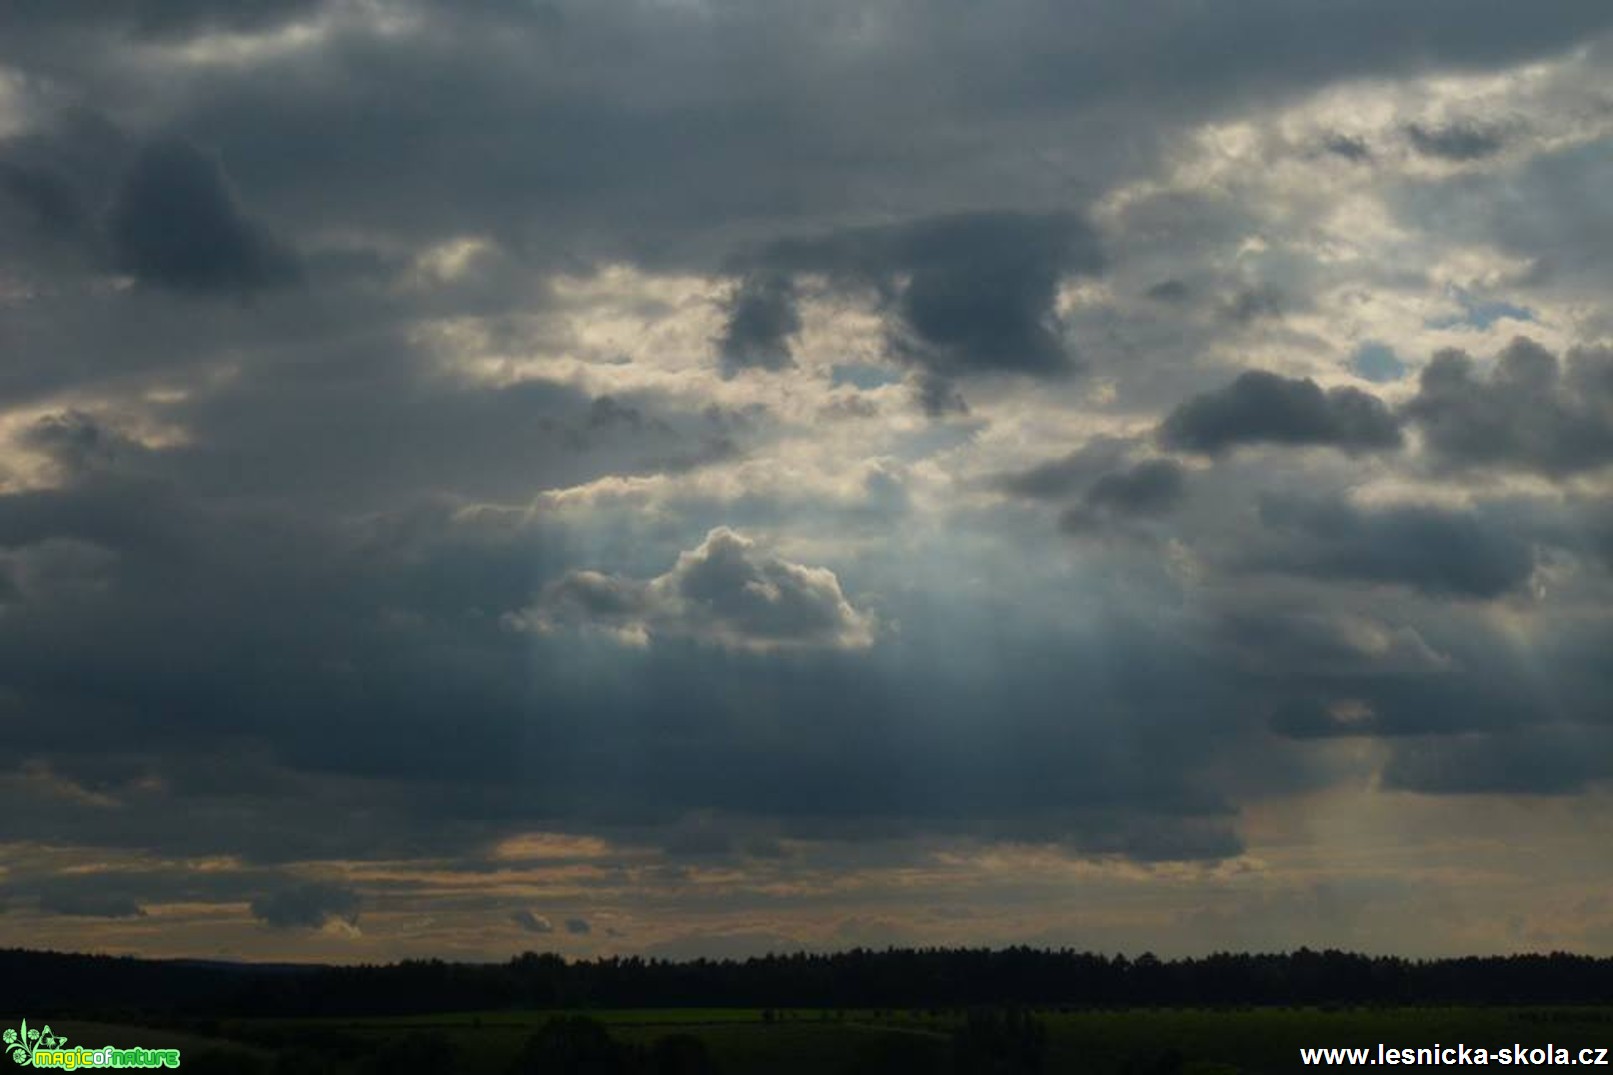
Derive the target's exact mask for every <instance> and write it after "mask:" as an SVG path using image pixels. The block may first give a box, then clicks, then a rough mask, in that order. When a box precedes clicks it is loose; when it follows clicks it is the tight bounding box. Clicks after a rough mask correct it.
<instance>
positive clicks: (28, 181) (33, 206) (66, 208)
mask: <svg viewBox="0 0 1613 1075" xmlns="http://www.w3.org/2000/svg"><path fill="white" fill-rule="evenodd" d="M0 196H3V197H4V198H9V199H10V200H11V201H12V202H13V203H14V204H16V205H17V206H19V207H20V208H22V209H23V210H24V211H25V212H26V213H27V215H28V217H29V218H30V219H31V220H32V222H33V223H34V224H35V225H37V226H38V227H40V228H41V229H42V230H44V231H45V232H47V233H48V234H51V235H54V236H71V235H74V234H76V233H78V232H79V231H81V230H82V229H83V228H84V227H85V225H86V223H87V221H88V217H89V211H88V209H87V208H86V206H85V205H84V201H83V195H82V194H81V193H80V191H79V190H78V189H77V188H76V187H75V186H74V185H73V183H72V181H71V180H70V179H69V178H68V177H67V176H66V175H64V174H62V173H61V172H60V171H58V170H56V169H54V168H51V167H49V166H47V165H37V164H27V163H21V162H16V161H8V160H3V159H0Z"/></svg>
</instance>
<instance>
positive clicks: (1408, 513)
mask: <svg viewBox="0 0 1613 1075" xmlns="http://www.w3.org/2000/svg"><path fill="white" fill-rule="evenodd" d="M1260 519H1261V522H1262V523H1263V524H1264V525H1265V527H1266V528H1267V529H1268V530H1269V531H1271V532H1273V533H1277V534H1282V535H1286V536H1288V537H1290V538H1291V539H1292V540H1291V541H1290V542H1289V543H1288V544H1287V545H1286V546H1285V547H1284V548H1282V549H1280V550H1277V551H1274V552H1273V553H1271V554H1270V557H1269V558H1268V559H1265V560H1264V561H1263V564H1264V566H1266V567H1268V568H1272V569H1276V570H1281V571H1288V572H1293V573H1296V574H1302V575H1311V576H1315V577H1317V578H1329V579H1348V580H1353V581H1359V582H1371V583H1389V584H1396V585H1402V586H1408V587H1411V588H1412V589H1414V590H1418V591H1420V592H1422V593H1425V594H1427V595H1429V596H1434V597H1462V598H1474V599H1480V600H1485V599H1491V598H1496V597H1501V596H1504V595H1505V594H1508V593H1511V592H1514V591H1517V590H1519V589H1521V588H1522V587H1523V586H1524V585H1525V584H1526V583H1527V582H1528V581H1529V577H1530V575H1531V574H1532V573H1533V572H1534V567H1535V557H1534V551H1533V548H1532V547H1531V545H1530V543H1529V542H1528V541H1527V540H1525V539H1524V538H1523V537H1521V536H1519V535H1517V534H1515V533H1513V532H1511V531H1509V530H1508V529H1506V528H1505V526H1504V525H1503V524H1501V523H1499V522H1497V521H1495V520H1491V519H1486V518H1483V517H1481V516H1479V515H1477V514H1475V513H1473V512H1463V511H1449V510H1445V509H1442V508H1434V507H1422V506H1395V507H1388V508H1378V509H1361V508H1356V507H1352V506H1351V505H1349V504H1346V503H1343V502H1338V501H1322V500H1310V499H1299V498H1292V497H1279V496H1268V497H1264V498H1262V500H1261V502H1260ZM1257 562H1262V561H1257Z"/></svg>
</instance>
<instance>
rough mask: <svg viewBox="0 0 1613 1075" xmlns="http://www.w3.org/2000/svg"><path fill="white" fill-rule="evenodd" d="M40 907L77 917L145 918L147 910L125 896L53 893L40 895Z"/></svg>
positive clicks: (55, 912)
mask: <svg viewBox="0 0 1613 1075" xmlns="http://www.w3.org/2000/svg"><path fill="white" fill-rule="evenodd" d="M39 909H40V910H41V911H43V912H45V913H46V914H57V915H67V916H70V917H75V918H144V917H145V916H146V911H145V908H144V907H141V906H140V905H139V904H138V903H136V902H135V901H134V900H132V899H128V898H126V897H123V896H96V895H93V894H82V893H81V894H71V893H52V894H48V895H44V896H41V897H39Z"/></svg>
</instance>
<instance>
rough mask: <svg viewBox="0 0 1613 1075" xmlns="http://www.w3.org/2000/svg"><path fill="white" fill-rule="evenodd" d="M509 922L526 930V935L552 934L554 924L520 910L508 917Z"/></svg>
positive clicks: (534, 914) (537, 915)
mask: <svg viewBox="0 0 1613 1075" xmlns="http://www.w3.org/2000/svg"><path fill="white" fill-rule="evenodd" d="M510 921H511V922H514V923H515V924H516V925H518V926H520V927H521V928H522V929H524V930H526V932H528V933H553V932H554V923H553V922H550V921H549V920H548V919H547V918H545V917H544V916H543V915H540V914H537V913H535V912H533V911H530V910H527V909H526V908H524V907H523V908H522V909H521V910H519V911H516V912H514V913H513V914H511V915H510Z"/></svg>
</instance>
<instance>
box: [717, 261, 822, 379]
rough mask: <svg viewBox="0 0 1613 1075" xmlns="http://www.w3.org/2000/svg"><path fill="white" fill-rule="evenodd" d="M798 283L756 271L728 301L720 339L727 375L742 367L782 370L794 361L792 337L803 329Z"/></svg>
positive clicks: (722, 362) (720, 353)
mask: <svg viewBox="0 0 1613 1075" xmlns="http://www.w3.org/2000/svg"><path fill="white" fill-rule="evenodd" d="M795 302H796V298H795V285H794V284H793V283H792V282H791V281H790V280H789V278H787V277H783V276H779V275H776V274H769V273H753V274H751V275H750V276H747V277H745V279H744V280H743V281H742V282H741V283H740V285H739V287H738V288H737V289H736V290H735V292H734V294H733V296H732V297H731V298H730V300H729V303H728V311H727V312H728V321H727V324H726V325H725V326H724V328H723V333H722V336H721V337H720V338H719V339H718V340H717V354H718V358H719V361H720V362H721V365H722V370H723V373H724V375H725V376H732V375H733V374H735V373H737V372H738V371H740V370H743V369H764V370H779V369H786V368H788V367H790V366H792V365H794V364H795V363H794V360H793V359H792V358H791V357H790V339H791V337H793V336H794V335H795V334H796V333H798V332H800V331H801V315H800V314H799V313H798V312H797V311H796V307H795Z"/></svg>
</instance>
